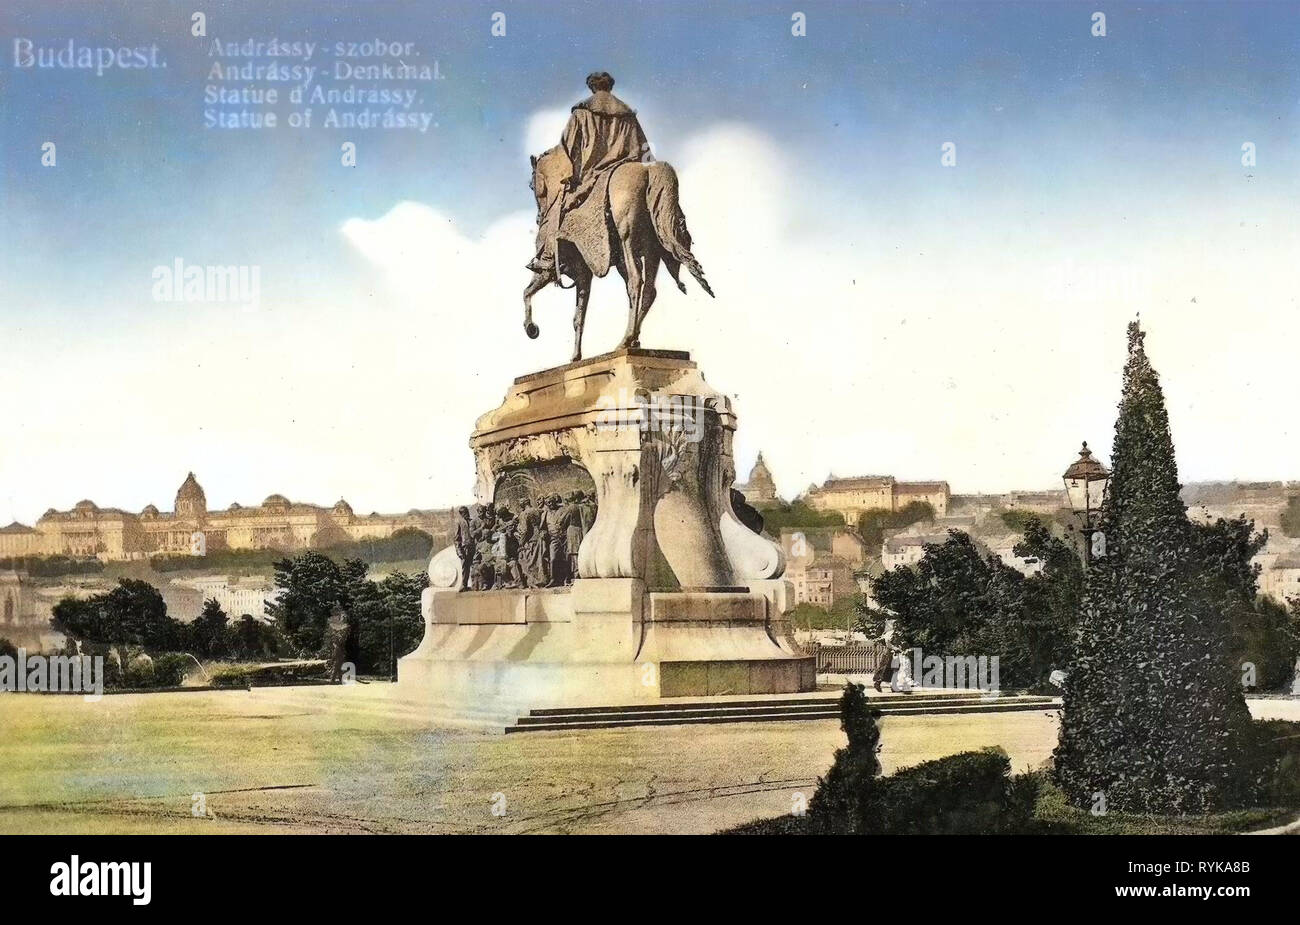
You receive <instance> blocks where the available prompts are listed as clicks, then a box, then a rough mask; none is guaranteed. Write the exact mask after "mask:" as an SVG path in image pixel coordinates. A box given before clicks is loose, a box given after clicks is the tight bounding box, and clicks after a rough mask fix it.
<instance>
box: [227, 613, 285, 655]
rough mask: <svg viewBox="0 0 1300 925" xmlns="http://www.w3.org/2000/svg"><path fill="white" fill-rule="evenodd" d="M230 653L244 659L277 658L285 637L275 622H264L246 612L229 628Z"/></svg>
mask: <svg viewBox="0 0 1300 925" xmlns="http://www.w3.org/2000/svg"><path fill="white" fill-rule="evenodd" d="M226 638H227V643H226V647H227V650H228V651H229V653H230V654H231V655H233V656H235V657H236V658H238V659H241V660H244V661H255V660H260V659H269V658H275V657H276V656H278V655H279V654H280V652H281V649H282V648H283V645H284V640H283V637H282V636H281V635H280V633H279V632H278V631H277V629H276V627H275V626H274V625H273V624H269V623H263V622H262V621H261V620H258V619H257V618H256V617H254V616H253V615H252V614H244V615H243V616H242V617H240V618H239V619H238V620H236V621H235V622H234V623H233V624H232V625H231V626H230V627H229V628H228V630H227V633H226Z"/></svg>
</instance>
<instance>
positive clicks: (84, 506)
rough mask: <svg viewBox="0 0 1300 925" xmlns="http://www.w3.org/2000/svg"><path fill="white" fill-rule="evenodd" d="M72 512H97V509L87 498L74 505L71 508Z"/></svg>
mask: <svg viewBox="0 0 1300 925" xmlns="http://www.w3.org/2000/svg"><path fill="white" fill-rule="evenodd" d="M73 510H74V511H95V510H98V508H97V507H95V502H94V501H91V500H90V499H89V498H87V499H86V500H84V501H78V502H77V503H76V505H75V506H74V507H73Z"/></svg>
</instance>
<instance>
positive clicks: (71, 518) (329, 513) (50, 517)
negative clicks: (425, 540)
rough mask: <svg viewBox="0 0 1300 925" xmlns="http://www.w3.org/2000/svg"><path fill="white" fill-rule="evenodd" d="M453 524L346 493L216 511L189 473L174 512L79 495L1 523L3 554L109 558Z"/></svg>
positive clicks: (304, 545)
mask: <svg viewBox="0 0 1300 925" xmlns="http://www.w3.org/2000/svg"><path fill="white" fill-rule="evenodd" d="M451 525H452V513H451V511H450V510H442V511H440V510H411V511H407V512H406V513H405V514H378V513H372V514H368V515H366V516H357V514H356V513H355V512H354V511H353V510H352V507H351V505H349V504H348V503H347V502H346V501H344V500H341V499H340V500H339V502H338V503H337V504H335V505H334V506H333V507H319V506H317V505H314V504H303V503H295V502H292V501H290V500H289V499H288V498H286V497H285V496H284V495H280V494H273V495H269V496H268V497H267V498H266V499H265V500H264V501H263V502H262V503H261V504H259V505H256V506H253V507H244V506H242V505H239V504H232V505H230V507H228V508H226V509H225V510H220V511H210V510H208V505H207V496H206V495H205V493H204V491H203V487H202V486H201V485H199V483H198V480H197V479H196V478H195V477H194V473H193V472H191V473H190V474H189V475H187V476H186V478H185V481H184V482H183V483H182V484H181V487H180V489H179V490H178V491H177V492H176V500H175V503H174V505H173V510H172V512H171V513H164V512H161V511H159V510H158V508H157V507H155V506H154V505H152V504H150V505H146V507H145V508H144V510H142V511H141V512H140V513H139V514H133V513H130V512H128V511H123V510H120V509H119V508H101V507H99V506H98V505H96V504H95V503H94V502H93V501H90V500H86V501H79V502H77V504H76V505H74V506H73V508H72V509H71V510H69V511H56V510H54V509H53V508H51V509H50V510H48V511H46V512H45V514H44V515H43V516H42V517H41V519H40V520H38V521H37V522H36V525H35V527H34V528H33V527H27V526H24V525H22V524H18V523H14V524H10V525H9V526H8V527H5V528H3V530H0V557H13V556H49V555H66V556H81V557H89V556H96V557H98V558H100V559H104V560H128V559H143V558H146V557H148V556H151V555H157V554H172V555H191V554H192V555H201V554H203V553H204V552H206V551H211V550H219V549H276V550H281V551H285V552H292V551H295V550H301V549H308V548H317V549H319V548H327V547H330V546H337V545H340V544H344V543H348V542H352V541H357V540H366V539H384V538H386V537H389V536H392V535H393V534H394V533H396V532H397V531H398V530H402V529H406V528H414V529H417V530H422V531H424V532H425V533H428V534H429V535H431V536H433V537H434V538H435V540H436V539H438V538H440V537H445V536H446V535H447V533H448V532H449V531H450V528H451Z"/></svg>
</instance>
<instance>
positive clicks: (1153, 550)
mask: <svg viewBox="0 0 1300 925" xmlns="http://www.w3.org/2000/svg"><path fill="white" fill-rule="evenodd" d="M1128 337H1129V354H1128V363H1127V364H1126V366H1125V368H1124V388H1123V396H1122V398H1121V401H1120V405H1119V418H1118V420H1117V421H1116V423H1115V443H1114V447H1113V451H1112V475H1111V480H1110V485H1109V487H1108V497H1107V499H1106V501H1105V503H1104V504H1103V506H1102V512H1101V529H1102V530H1103V531H1104V533H1105V540H1106V555H1105V556H1104V557H1102V558H1099V559H1095V560H1094V562H1093V566H1092V568H1091V569H1090V570H1089V574H1088V578H1087V587H1086V589H1085V592H1084V599H1083V612H1082V614H1081V615H1080V621H1079V631H1078V637H1077V639H1076V650H1075V660H1074V662H1073V664H1072V666H1071V670H1070V672H1069V676H1068V678H1067V680H1066V683H1065V709H1064V713H1063V715H1062V720H1061V735H1060V741H1059V743H1058V744H1057V747H1056V752H1055V769H1054V775H1055V778H1056V781H1057V783H1058V784H1059V785H1060V786H1061V787H1062V789H1064V790H1065V792H1066V795H1067V797H1068V798H1069V800H1070V802H1071V803H1073V804H1075V805H1076V806H1082V807H1094V806H1096V805H1098V804H1099V802H1100V800H1101V799H1104V801H1105V805H1106V807H1107V808H1108V809H1111V810H1117V811H1124V812H1156V813H1200V812H1207V811H1211V810H1214V809H1219V808H1222V807H1225V806H1229V805H1233V804H1235V803H1238V802H1240V801H1242V800H1244V799H1248V798H1249V796H1250V795H1251V794H1250V786H1249V785H1248V784H1247V783H1245V782H1244V781H1245V778H1246V777H1247V776H1248V775H1247V774H1246V773H1245V767H1246V760H1245V759H1246V754H1245V749H1246V741H1247V737H1248V735H1249V724H1250V715H1249V713H1248V711H1247V708H1246V702H1245V698H1244V695H1243V692H1242V686H1241V679H1240V676H1239V673H1238V669H1237V667H1236V666H1233V665H1232V663H1231V654H1230V649H1231V630H1230V626H1229V614H1228V613H1227V612H1225V611H1224V610H1223V609H1222V608H1220V607H1218V606H1216V605H1217V603H1218V601H1217V597H1218V595H1216V594H1215V593H1214V591H1213V590H1212V589H1211V588H1210V587H1209V576H1208V575H1207V573H1206V571H1205V570H1204V569H1203V568H1201V567H1200V561H1199V559H1200V557H1199V556H1198V555H1197V543H1196V539H1195V536H1194V533H1193V529H1192V524H1191V522H1190V521H1189V520H1188V519H1187V511H1186V508H1185V507H1184V505H1183V502H1182V500H1181V499H1180V498H1179V490H1180V487H1181V486H1180V485H1179V483H1178V470H1177V467H1176V465H1175V463H1174V446H1173V440H1172V438H1171V437H1170V433H1169V415H1168V413H1167V412H1166V410H1165V400H1164V394H1163V393H1162V392H1161V389H1160V381H1159V378H1158V377H1157V375H1156V371H1155V370H1154V369H1152V367H1151V363H1150V361H1149V360H1148V359H1147V355H1146V350H1145V348H1144V345H1143V339H1144V337H1145V335H1144V334H1143V332H1142V330H1141V329H1140V328H1139V326H1138V324H1137V322H1134V323H1132V324H1130V325H1129V329H1128ZM1099 794H1100V795H1101V797H1100V798H1099V797H1098V795H1099Z"/></svg>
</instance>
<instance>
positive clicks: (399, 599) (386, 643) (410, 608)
mask: <svg viewBox="0 0 1300 925" xmlns="http://www.w3.org/2000/svg"><path fill="white" fill-rule="evenodd" d="M366 584H368V585H369V586H370V588H371V589H372V590H371V591H369V592H368V593H367V598H366V600H367V603H366V605H365V606H364V607H361V608H356V609H355V610H354V613H355V614H356V617H357V641H358V656H359V658H358V661H357V664H358V666H359V667H360V668H361V669H362V670H363V671H374V672H380V673H383V674H389V673H391V672H392V671H394V670H395V666H396V660H397V659H399V658H401V657H402V656H403V655H406V654H407V653H409V652H412V651H414V650H415V647H416V646H418V645H419V644H420V640H422V639H423V638H424V615H423V614H422V613H421V610H420V595H421V593H422V592H423V591H424V589H425V588H427V587H428V586H429V576H428V575H427V574H425V573H424V572H419V573H417V574H415V575H407V574H405V573H403V572H394V573H393V574H391V575H388V576H387V577H385V578H384V579H383V580H382V581H379V582H366ZM354 607H355V605H354ZM390 629H391V632H392V638H391V643H392V648H391V652H390V637H389V633H390Z"/></svg>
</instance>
